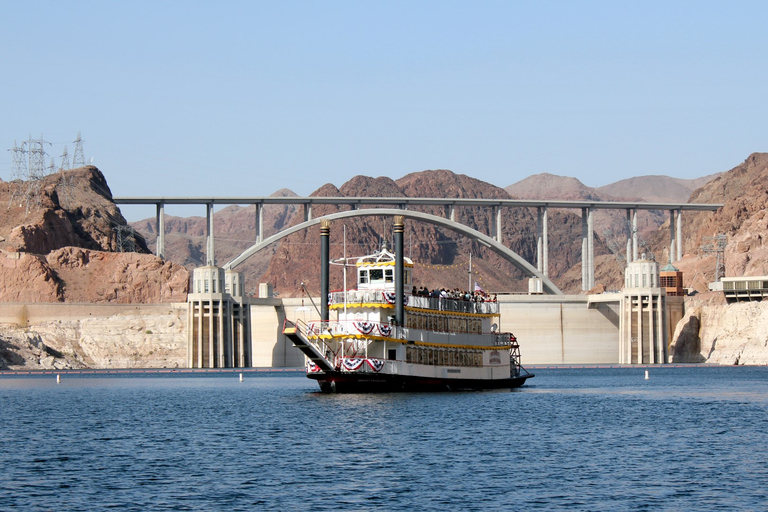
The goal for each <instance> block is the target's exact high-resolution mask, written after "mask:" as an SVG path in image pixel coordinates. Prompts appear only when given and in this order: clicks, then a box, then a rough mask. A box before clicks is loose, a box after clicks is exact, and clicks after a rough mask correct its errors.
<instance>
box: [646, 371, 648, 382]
mask: <svg viewBox="0 0 768 512" xmlns="http://www.w3.org/2000/svg"><path fill="white" fill-rule="evenodd" d="M645 380H648V370H645Z"/></svg>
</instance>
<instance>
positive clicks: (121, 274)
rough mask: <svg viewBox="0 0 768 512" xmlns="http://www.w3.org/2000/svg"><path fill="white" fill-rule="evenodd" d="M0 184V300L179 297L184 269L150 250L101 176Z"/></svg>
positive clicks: (75, 173)
mask: <svg viewBox="0 0 768 512" xmlns="http://www.w3.org/2000/svg"><path fill="white" fill-rule="evenodd" d="M7 185H8V186H7V187H0V204H6V205H8V207H7V209H6V211H5V212H4V215H2V216H0V285H1V286H0V302H96V303H101V302H112V303H139V304H144V303H155V302H178V301H185V300H186V292H187V287H188V281H189V273H188V272H187V270H186V269H185V268H184V267H182V266H180V265H175V264H173V263H170V262H165V261H162V260H160V259H158V258H156V257H155V256H153V255H152V254H150V253H149V251H148V249H147V246H146V243H145V241H144V239H143V238H142V237H141V236H140V235H138V234H137V233H136V232H135V231H134V230H133V229H131V228H130V227H129V226H128V225H127V224H126V222H125V219H124V218H123V216H122V214H121V213H120V210H119V209H118V208H117V206H116V205H115V203H114V201H113V200H112V193H111V192H110V190H109V186H108V185H107V182H106V179H105V178H104V175H103V174H102V173H101V172H100V171H99V170H98V169H97V168H96V167H92V166H89V167H83V168H80V169H74V170H71V171H64V172H59V173H56V174H52V175H49V176H46V177H45V178H43V179H42V180H40V181H38V182H31V183H30V182H23V181H14V182H11V183H8V184H7Z"/></svg>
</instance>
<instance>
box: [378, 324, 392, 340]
mask: <svg viewBox="0 0 768 512" xmlns="http://www.w3.org/2000/svg"><path fill="white" fill-rule="evenodd" d="M378 327H379V334H381V335H382V336H384V337H385V338H389V336H390V335H391V334H392V326H391V325H388V324H378Z"/></svg>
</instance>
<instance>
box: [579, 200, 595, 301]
mask: <svg viewBox="0 0 768 512" xmlns="http://www.w3.org/2000/svg"><path fill="white" fill-rule="evenodd" d="M592 211H593V210H592V208H582V209H581V289H582V290H583V291H587V290H589V289H591V288H592V287H594V286H595V283H594V281H595V267H594V261H593V256H594V236H593V234H592V233H593V225H592Z"/></svg>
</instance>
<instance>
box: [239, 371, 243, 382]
mask: <svg viewBox="0 0 768 512" xmlns="http://www.w3.org/2000/svg"><path fill="white" fill-rule="evenodd" d="M240 382H243V374H242V373H241V374H240Z"/></svg>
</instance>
